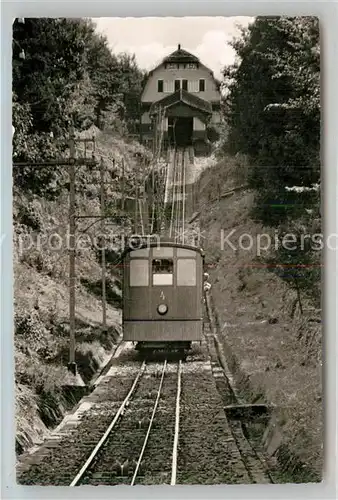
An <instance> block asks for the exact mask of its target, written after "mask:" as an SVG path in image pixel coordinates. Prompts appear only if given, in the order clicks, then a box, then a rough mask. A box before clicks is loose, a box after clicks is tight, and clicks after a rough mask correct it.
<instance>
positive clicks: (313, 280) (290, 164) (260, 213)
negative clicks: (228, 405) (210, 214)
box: [223, 17, 320, 298]
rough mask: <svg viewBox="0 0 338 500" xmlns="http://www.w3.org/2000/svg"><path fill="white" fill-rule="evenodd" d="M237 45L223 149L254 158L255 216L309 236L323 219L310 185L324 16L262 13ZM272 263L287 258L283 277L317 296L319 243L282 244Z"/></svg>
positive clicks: (229, 72)
mask: <svg viewBox="0 0 338 500" xmlns="http://www.w3.org/2000/svg"><path fill="white" fill-rule="evenodd" d="M232 46H233V47H234V49H235V51H236V53H237V56H238V61H237V62H236V64H234V65H232V66H230V67H227V68H225V70H224V79H225V81H224V84H223V86H224V88H225V90H226V97H225V100H224V106H223V110H224V114H225V118H226V121H227V126H228V130H227V135H226V137H225V140H224V141H223V148H224V149H225V150H226V151H227V152H230V153H231V154H237V153H241V154H244V155H246V156H247V158H248V159H249V161H250V164H251V168H250V171H249V176H248V183H249V186H250V187H251V188H253V189H254V190H255V206H254V210H253V216H254V218H255V219H256V220H259V221H261V222H263V223H264V224H267V225H270V226H273V227H279V229H280V232H281V234H284V233H293V234H294V235H296V236H297V237H299V238H300V237H301V236H302V235H303V237H304V235H305V234H306V233H308V232H309V228H310V229H311V226H312V225H313V222H314V221H320V207H319V204H320V199H319V193H318V191H316V190H315V189H309V188H311V187H312V186H313V185H316V184H320V50H319V23H318V19H317V18H313V17H295V18H288V17H272V18H267V17H262V18H260V17H258V18H256V20H255V22H254V23H253V24H251V25H250V26H249V27H248V28H247V29H246V30H243V31H242V35H241V37H240V38H239V39H238V40H235V41H233V42H232ZM293 187H298V188H301V189H298V190H292V189H291V190H290V189H287V188H293ZM309 214H310V215H309ZM317 225H319V226H320V223H319V224H317ZM318 229H320V228H318ZM311 230H312V229H311ZM310 232H311V231H310ZM269 262H270V263H271V262H274V263H281V262H283V263H284V268H283V266H282V267H281V269H279V272H280V273H281V275H282V277H283V278H285V279H290V278H291V280H292V282H293V283H294V284H295V285H296V287H297V289H298V290H300V289H303V290H305V291H306V292H309V291H310V292H311V293H312V292H313V294H314V296H316V297H317V298H318V293H319V290H318V287H317V285H318V282H319V276H320V270H319V269H320V265H319V264H320V253H319V252H318V248H316V250H314V248H313V246H311V245H309V244H307V245H304V246H303V247H302V248H299V246H296V248H295V249H294V250H291V251H288V250H286V249H285V248H283V247H281V248H280V249H279V250H278V251H276V252H275V255H274V257H273V258H272V260H271V259H270V261H269ZM277 268H278V266H277ZM290 269H291V271H290Z"/></svg>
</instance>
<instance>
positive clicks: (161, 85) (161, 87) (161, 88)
mask: <svg viewBox="0 0 338 500" xmlns="http://www.w3.org/2000/svg"><path fill="white" fill-rule="evenodd" d="M157 92H163V80H158V81H157Z"/></svg>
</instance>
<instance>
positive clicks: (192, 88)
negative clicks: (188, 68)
mask: <svg viewBox="0 0 338 500" xmlns="http://www.w3.org/2000/svg"><path fill="white" fill-rule="evenodd" d="M188 90H189V92H198V91H199V82H198V80H192V81H189V82H188Z"/></svg>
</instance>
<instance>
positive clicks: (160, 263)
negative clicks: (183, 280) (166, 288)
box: [152, 259, 174, 286]
mask: <svg viewBox="0 0 338 500" xmlns="http://www.w3.org/2000/svg"><path fill="white" fill-rule="evenodd" d="M173 273H174V261H173V260H172V259H153V262H152V275H153V285H155V286H157V285H161V286H162V285H172V284H173Z"/></svg>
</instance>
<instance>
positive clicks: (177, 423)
mask: <svg viewBox="0 0 338 500" xmlns="http://www.w3.org/2000/svg"><path fill="white" fill-rule="evenodd" d="M181 371H182V361H181V360H180V361H179V363H178V370H177V396H176V412H175V435H174V446H173V459H172V466H171V481H170V484H171V486H173V485H175V484H176V474H177V449H178V435H179V430H180V398H181Z"/></svg>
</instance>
